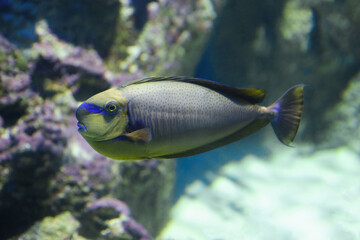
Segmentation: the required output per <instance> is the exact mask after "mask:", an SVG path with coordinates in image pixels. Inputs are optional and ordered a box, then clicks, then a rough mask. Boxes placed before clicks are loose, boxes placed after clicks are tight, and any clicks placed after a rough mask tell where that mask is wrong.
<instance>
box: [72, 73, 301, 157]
mask: <svg viewBox="0 0 360 240" xmlns="http://www.w3.org/2000/svg"><path fill="white" fill-rule="evenodd" d="M217 88H219V90H217ZM301 90H302V87H301ZM108 91H109V90H108ZM111 91H113V92H114V91H116V92H117V94H118V95H119V96H121V97H119V98H121V99H123V100H122V103H121V105H122V118H126V123H124V122H122V123H121V124H123V125H124V128H123V131H122V132H121V133H119V135H118V136H117V137H114V134H112V136H111V138H109V139H106V137H104V136H102V139H101V140H96V139H95V140H94V139H92V137H89V136H86V135H83V136H84V137H85V139H86V140H87V141H88V142H89V144H90V145H91V146H92V147H93V148H94V149H95V150H97V151H98V152H100V153H102V154H103V155H105V156H108V157H111V158H114V159H123V160H135V159H149V158H174V157H185V156H191V155H194V154H197V153H201V152H205V151H209V150H211V149H214V148H216V147H220V146H222V145H225V144H228V143H230V142H233V141H236V140H238V139H240V138H243V137H245V136H247V135H249V134H251V133H252V132H254V131H256V130H258V129H259V128H261V127H263V126H265V125H266V124H268V123H269V122H270V121H272V120H273V119H275V118H276V117H277V115H278V111H279V106H277V105H274V106H271V107H269V108H266V107H263V106H259V105H255V104H252V102H257V101H260V100H262V98H263V95H264V92H263V91H261V90H258V89H250V90H246V91H244V92H243V93H241V92H240V95H241V94H243V96H237V95H236V94H239V93H238V92H237V90H236V89H233V88H230V87H227V86H223V85H220V84H217V83H213V82H210V81H204V80H197V79H190V80H189V79H185V80H182V79H178V78H175V79H166V78H161V79H148V80H146V79H145V80H141V81H139V82H136V83H133V84H127V85H124V86H120V87H119V88H117V89H115V90H114V89H112V90H111ZM259 91H260V93H259ZM253 92H255V93H256V94H258V95H259V96H255V97H254V98H251V97H252V96H251V94H252V93H253ZM249 93H250V94H249ZM101 94H102V95H106V91H105V92H103V93H100V94H99V96H101V97H98V99H101V101H100V102H99V104H97V106H102V105H104V103H101V102H104V101H103V98H106V97H104V96H102V95H101ZM233 96H235V97H233ZM96 97H97V96H96V95H95V96H94V97H93V99H92V100H91V101H90V102H92V103H91V104H93V103H94V102H96V101H95V100H94V99H96ZM89 100H90V99H89ZM107 101H108V100H107ZM79 108H80V107H79ZM83 109H84V110H83ZM83 109H82V110H83V112H87V111H88V109H86V108H85V107H83ZM88 112H89V114H80V113H79V114H78V113H77V117H78V119H79V122H82V119H81V118H82V117H83V116H80V115H85V117H86V116H87V117H89V116H88V115H90V114H96V113H90V112H91V110H89V111H88ZM104 115H106V112H105V114H104ZM125 116H126V117H125ZM104 118H105V116H104ZM119 118H120V117H119ZM96 121H97V123H98V124H107V123H106V121H105V122H100V120H99V118H97V120H96ZM119 121H120V120H119ZM88 122H89V121H88ZM108 122H110V121H109V120H108ZM296 129H297V128H296ZM80 133H81V131H80ZM137 133H140V134H137ZM295 133H296V131H295ZM115 135H116V134H115ZM293 137H294V136H293ZM293 137H292V138H293ZM279 139H280V140H281V138H279ZM291 140H292V139H291Z"/></svg>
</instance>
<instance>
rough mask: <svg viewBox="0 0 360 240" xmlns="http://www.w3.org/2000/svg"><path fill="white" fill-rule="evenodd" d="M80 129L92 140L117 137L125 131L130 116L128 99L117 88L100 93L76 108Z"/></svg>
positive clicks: (87, 138)
mask: <svg viewBox="0 0 360 240" xmlns="http://www.w3.org/2000/svg"><path fill="white" fill-rule="evenodd" d="M76 118H77V120H78V124H77V125H78V127H79V128H78V131H79V133H80V134H81V135H82V136H83V137H84V138H85V139H86V140H91V141H104V140H109V139H113V138H116V137H118V136H120V135H122V134H123V133H124V132H125V129H126V127H127V125H128V122H129V118H128V115H127V100H126V98H125V97H124V96H122V94H121V93H120V92H119V91H118V90H117V89H114V88H112V89H108V90H106V91H104V92H101V93H98V94H96V95H94V96H92V97H91V98H89V99H88V100H86V101H85V102H83V103H82V104H81V105H80V106H79V107H78V109H77V110H76Z"/></svg>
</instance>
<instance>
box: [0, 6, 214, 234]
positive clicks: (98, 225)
mask: <svg viewBox="0 0 360 240" xmlns="http://www.w3.org/2000/svg"><path fill="white" fill-rule="evenodd" d="M0 13H1V14H0V32H1V35H0V173H1V174H0V215H1V220H0V239H70V238H72V239H87V238H89V239H93V238H96V239H143V240H145V239H151V238H152V236H155V235H156V234H157V233H158V231H159V230H160V229H161V228H162V226H163V225H164V224H165V222H166V221H167V218H168V212H169V208H170V205H171V201H172V191H173V185H174V164H175V163H174V161H160V160H157V159H153V160H150V161H145V162H119V161H113V160H110V159H107V158H105V157H103V156H101V155H99V154H97V153H95V152H94V151H93V150H92V149H91V148H90V147H89V146H88V144H87V143H86V142H85V141H84V140H83V139H82V138H81V137H80V136H79V135H78V134H77V128H76V119H75V116H74V113H75V110H76V107H77V105H78V103H79V102H80V101H83V100H85V99H86V98H88V97H89V96H91V95H93V94H95V93H97V92H100V91H102V90H105V89H107V88H109V87H111V86H116V85H119V84H121V83H124V82H128V81H131V80H134V79H138V78H141V77H143V76H144V75H145V74H146V75H147V76H149V75H179V74H180V75H190V74H191V72H192V71H193V69H194V67H195V65H196V62H197V61H198V59H199V57H200V55H201V51H199V49H201V48H202V47H203V45H204V44H205V41H206V39H207V37H208V35H209V32H210V29H211V26H212V22H213V20H214V18H215V11H214V8H213V5H212V3H211V1H209V0H202V1H197V2H196V3H194V2H192V1H190V0H189V1H160V2H157V1H147V0H146V1H145V0H144V1H127V0H121V1H117V0H108V1H82V0H81V1H51V2H47V1H45V2H36V1H35V2H28V1H23V0H15V1H2V2H1V3H0ZM184 15H185V16H186V17H185V18H184V17H183V16H184ZM195 49H196V51H195Z"/></svg>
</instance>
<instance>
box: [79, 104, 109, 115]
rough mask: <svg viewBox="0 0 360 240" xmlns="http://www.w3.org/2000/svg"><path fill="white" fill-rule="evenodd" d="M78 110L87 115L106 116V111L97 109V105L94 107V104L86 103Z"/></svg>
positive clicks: (100, 108)
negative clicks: (86, 112)
mask: <svg viewBox="0 0 360 240" xmlns="http://www.w3.org/2000/svg"><path fill="white" fill-rule="evenodd" d="M79 109H85V110H86V111H88V112H89V113H97V114H106V113H107V111H106V110H105V109H104V108H102V107H99V106H98V105H95V104H91V103H87V102H84V103H82V104H81V105H80V106H79V108H78V110H79Z"/></svg>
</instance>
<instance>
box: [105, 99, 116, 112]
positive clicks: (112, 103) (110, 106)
mask: <svg viewBox="0 0 360 240" xmlns="http://www.w3.org/2000/svg"><path fill="white" fill-rule="evenodd" d="M105 108H106V110H107V111H108V112H109V113H112V114H114V113H117V112H118V111H119V109H120V108H119V106H118V104H117V103H116V102H115V101H110V102H108V103H106V105H105Z"/></svg>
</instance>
